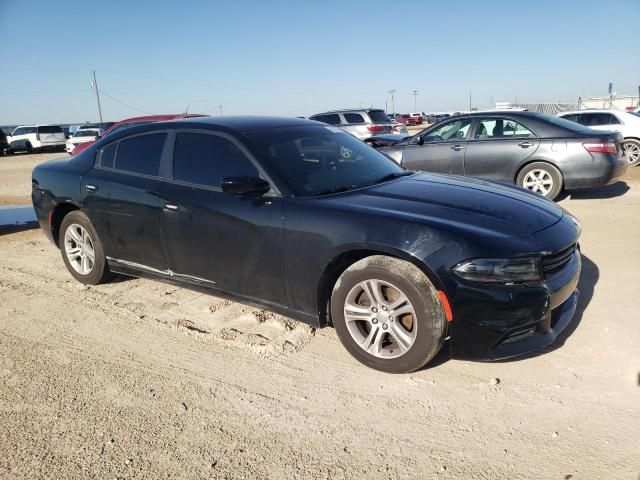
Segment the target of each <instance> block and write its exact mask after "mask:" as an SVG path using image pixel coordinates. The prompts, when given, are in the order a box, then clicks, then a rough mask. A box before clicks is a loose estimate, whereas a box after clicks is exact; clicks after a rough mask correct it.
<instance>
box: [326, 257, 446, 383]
mask: <svg viewBox="0 0 640 480" xmlns="http://www.w3.org/2000/svg"><path fill="white" fill-rule="evenodd" d="M369 287H374V289H375V291H376V292H377V294H378V301H377V302H375V307H374V306H372V302H371V298H372V295H371V294H368V293H366V292H365V288H369ZM369 291H371V290H369ZM403 297H404V300H405V301H402V299H403ZM400 302H401V303H400ZM394 304H395V306H394ZM350 306H351V307H350ZM354 308H355V310H354ZM394 309H395V310H394ZM349 313H351V315H349ZM346 316H349V319H346V318H345V317H346ZM331 319H332V321H333V325H334V327H335V329H336V333H337V334H338V337H339V338H340V341H341V342H342V344H343V345H344V347H345V348H346V349H347V351H348V352H349V353H350V354H351V355H353V357H355V358H356V359H357V360H358V361H359V362H361V363H363V364H364V365H366V366H368V367H371V368H374V369H376V370H381V371H383V372H388V373H408V372H413V371H414V370H417V369H419V368H420V367H422V366H424V365H426V364H427V363H428V362H429V361H430V360H431V359H433V357H435V355H436V354H437V353H438V351H439V350H440V348H441V347H442V344H443V343H444V339H445V334H446V330H447V322H446V318H445V313H444V310H443V308H442V304H441V303H440V299H439V297H438V292H437V291H436V289H435V287H434V286H433V284H432V283H431V282H430V281H429V279H428V278H427V277H426V275H425V274H424V273H422V272H421V271H420V270H419V269H418V268H417V267H415V266H414V265H412V264H410V263H408V262H405V261H403V260H399V259H397V258H392V257H387V256H381V255H376V256H371V257H367V258H364V259H362V260H360V261H358V262H356V263H354V264H353V265H351V266H350V267H349V268H347V269H346V270H345V271H344V273H343V274H342V275H341V276H340V278H339V279H338V281H337V282H336V284H335V286H334V288H333V292H332V294H331ZM374 329H375V330H374ZM396 335H398V336H396ZM398 338H401V339H403V340H402V342H400V341H399V340H397V339H398Z"/></svg>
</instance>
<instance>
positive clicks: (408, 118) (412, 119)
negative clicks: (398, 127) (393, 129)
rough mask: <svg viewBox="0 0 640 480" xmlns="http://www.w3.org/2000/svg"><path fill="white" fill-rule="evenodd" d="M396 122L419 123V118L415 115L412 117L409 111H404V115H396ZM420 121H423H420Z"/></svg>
mask: <svg viewBox="0 0 640 480" xmlns="http://www.w3.org/2000/svg"><path fill="white" fill-rule="evenodd" d="M396 122H398V123H404V124H405V125H407V126H411V125H418V119H417V118H415V117H412V116H411V115H409V114H408V113H403V114H402V115H398V116H397V117H396ZM420 123H422V122H420Z"/></svg>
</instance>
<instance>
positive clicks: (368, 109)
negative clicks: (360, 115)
mask: <svg viewBox="0 0 640 480" xmlns="http://www.w3.org/2000/svg"><path fill="white" fill-rule="evenodd" d="M373 110H376V111H377V110H379V111H382V112H384V109H383V108H373V107H372V108H342V109H340V110H328V111H326V112H321V113H314V114H313V115H311V116H312V117H315V116H316V115H326V114H328V113H345V112H371V111H373Z"/></svg>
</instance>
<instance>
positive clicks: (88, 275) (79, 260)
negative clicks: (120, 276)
mask: <svg viewBox="0 0 640 480" xmlns="http://www.w3.org/2000/svg"><path fill="white" fill-rule="evenodd" d="M58 246H59V247H60V252H61V253H62V259H63V261H64V264H65V265H66V267H67V270H69V272H70V273H71V275H73V277H74V278H75V279H76V280H78V281H79V282H81V283H84V284H85V285H97V284H99V283H103V282H106V281H107V280H108V279H109V278H110V277H111V273H110V272H109V266H108V265H107V259H106V257H105V255H104V251H103V249H102V244H101V243H100V239H99V238H98V234H97V233H96V231H95V229H94V228H93V225H92V224H91V221H90V220H89V218H88V217H87V216H86V215H85V214H84V213H82V212H80V211H74V212H71V213H69V214H68V215H67V216H65V217H64V219H63V220H62V225H61V226H60V233H59V238H58Z"/></svg>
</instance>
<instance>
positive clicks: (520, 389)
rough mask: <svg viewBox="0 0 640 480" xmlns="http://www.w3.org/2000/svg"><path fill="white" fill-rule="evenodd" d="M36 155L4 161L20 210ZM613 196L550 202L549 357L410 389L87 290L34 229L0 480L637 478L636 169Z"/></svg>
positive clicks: (4, 302) (277, 334) (8, 374)
mask: <svg viewBox="0 0 640 480" xmlns="http://www.w3.org/2000/svg"><path fill="white" fill-rule="evenodd" d="M44 157H45V156H44V155H38V156H37V157H32V156H26V155H25V156H22V157H18V156H16V157H13V158H12V157H7V158H0V165H1V170H0V171H1V172H2V181H1V182H0V183H1V185H0V195H1V197H0V198H2V199H3V200H4V201H7V198H8V196H10V195H13V196H14V197H11V198H21V199H24V202H26V201H27V200H26V199H27V195H28V188H26V187H27V186H28V183H29V182H28V181H27V182H23V181H22V180H20V182H19V183H20V186H19V187H18V186H11V185H9V183H10V182H8V181H7V180H6V178H5V172H10V174H11V175H18V174H16V173H15V171H16V168H15V166H16V165H17V162H18V161H20V162H21V163H20V166H21V167H24V169H26V170H27V171H28V169H30V168H31V166H32V165H34V164H35V163H37V161H39V160H40V159H44ZM19 159H20V160H19ZM22 162H23V163H22ZM12 165H13V167H12ZM27 175H28V174H27ZM18 176H19V175H18ZM626 182H627V183H626V184H625V183H620V184H617V185H613V186H611V187H608V188H606V189H600V190H593V191H586V192H582V193H580V194H576V195H573V196H571V197H567V198H565V199H563V200H562V202H561V204H562V206H564V207H565V208H567V209H568V210H569V211H571V212H572V213H574V214H575V215H577V216H578V218H580V220H581V221H582V225H583V236H582V241H581V242H582V250H583V253H584V256H585V258H584V273H583V276H582V279H581V282H580V289H581V299H580V304H579V309H578V312H577V315H576V319H575V323H574V325H573V326H572V328H571V329H570V330H571V331H570V332H569V335H568V336H567V337H565V338H563V339H562V340H563V341H561V342H559V343H558V344H557V345H555V346H554V347H553V348H549V349H547V350H546V351H544V352H541V354H540V355H537V356H532V357H530V358H527V359H520V360H515V361H509V362H502V363H480V362H468V361H459V360H447V359H446V356H445V355H442V356H441V357H440V358H439V360H438V361H437V362H436V363H435V364H434V365H433V366H432V367H431V368H428V369H425V370H422V371H420V372H417V373H415V374H411V375H397V376H393V375H388V374H382V373H379V372H376V371H373V370H370V369H367V368H365V367H363V366H361V365H359V364H358V363H356V362H355V360H353V359H352V358H351V357H350V356H349V355H348V354H347V353H346V351H345V350H344V349H343V348H342V346H341V345H340V343H339V341H338V339H337V337H336V335H335V333H334V332H333V330H331V329H324V330H320V331H314V330H313V329H311V328H310V327H307V326H305V325H303V324H299V323H297V322H294V321H292V320H289V319H287V318H284V317H280V316H277V315H273V314H271V313H268V312H264V311H260V310H256V309H253V308H249V307H245V306H242V305H239V304H235V303H230V302H228V301H224V300H221V299H218V298H216V297H212V296H205V295H201V294H197V293H194V292H192V291H190V290H187V289H182V288H177V287H174V286H168V285H165V284H162V283H157V282H152V281H148V280H140V279H129V280H126V279H121V280H119V281H116V282H113V283H110V284H107V285H102V286H98V287H91V288H88V287H83V286H81V285H79V284H77V283H75V282H74V281H73V280H72V278H71V276H70V275H69V274H68V273H67V272H66V270H65V269H64V266H63V263H62V261H61V259H60V257H59V252H57V251H56V249H55V248H54V247H53V246H52V245H50V244H49V243H48V242H47V241H46V240H45V239H44V237H43V235H42V234H41V233H40V232H39V231H27V232H21V233H14V234H10V235H5V236H0V426H1V428H0V479H3V480H5V479H39V478H41V479H45V478H47V479H57V478H65V479H76V478H78V479H79V478H83V479H84V478H99V479H103V478H106V479H114V478H115V479H119V478H136V479H154V480H155V479H162V478H216V479H223V478H229V479H241V478H270V479H290V478H299V479H315V478H331V479H341V478H353V479H361V478H374V479H387V478H393V479H395V478H403V479H405V478H406V479H409V478H411V479H414V478H419V479H531V478H540V479H542V478H544V479H570V478H573V479H576V480H577V479H625V478H629V479H634V480H635V479H638V474H639V472H640V387H639V381H640V378H639V372H640V326H639V324H638V319H639V318H640V316H639V314H638V311H639V310H640V296H639V295H638V291H639V286H640V269H638V268H637V267H638V263H639V261H638V259H639V258H640V242H639V241H638V239H639V238H640V223H639V222H638V218H640V168H636V169H634V170H633V173H632V175H630V176H629V177H628V178H627V179H626Z"/></svg>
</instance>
